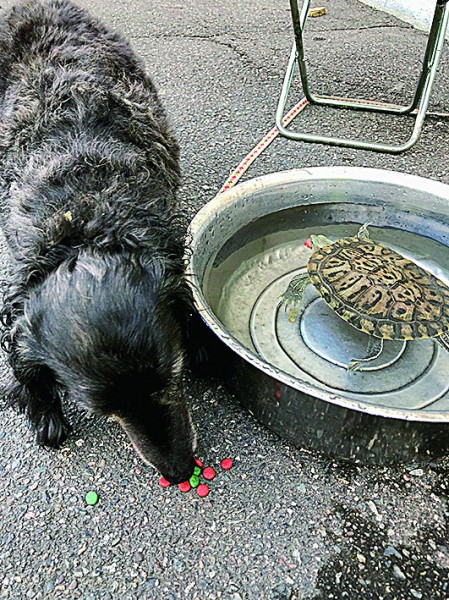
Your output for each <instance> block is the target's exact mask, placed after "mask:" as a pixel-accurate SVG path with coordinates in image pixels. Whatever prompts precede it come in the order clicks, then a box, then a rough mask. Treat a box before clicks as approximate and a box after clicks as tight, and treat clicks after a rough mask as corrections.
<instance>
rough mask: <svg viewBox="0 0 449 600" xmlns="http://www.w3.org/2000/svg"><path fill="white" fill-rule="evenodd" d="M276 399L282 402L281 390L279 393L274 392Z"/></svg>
mask: <svg viewBox="0 0 449 600" xmlns="http://www.w3.org/2000/svg"><path fill="white" fill-rule="evenodd" d="M274 397H275V398H276V400H280V398H281V392H280V391H279V390H278V391H277V392H274Z"/></svg>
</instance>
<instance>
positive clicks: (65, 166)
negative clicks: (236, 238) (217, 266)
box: [0, 0, 195, 483]
mask: <svg viewBox="0 0 449 600" xmlns="http://www.w3.org/2000/svg"><path fill="white" fill-rule="evenodd" d="M178 180H179V163H178V146H177V144H176V141H175V140H174V138H173V136H172V134H171V132H170V130H169V128H168V125H167V121H166V117H165V114H164V111H163V109H162V107H161V104H160V102H159V100H158V97H157V95H156V91H155V88H154V86H153V84H152V83H151V81H150V79H149V77H148V76H147V75H146V74H145V72H144V68H143V66H142V63H141V62H140V61H139V60H138V59H137V58H136V57H135V55H134V54H133V52H132V50H131V49H130V47H129V45H128V44H127V43H126V42H125V41H123V40H122V39H121V38H120V37H119V36H118V35H116V34H115V33H111V32H110V31H109V30H108V29H107V28H106V27H104V26H103V25H102V24H101V23H100V22H99V21H98V20H97V19H95V18H93V17H91V16H89V14H88V13H87V12H85V11H84V10H82V9H80V8H78V7H77V6H75V5H73V4H71V3H70V2H68V1H66V0H61V1H59V0H51V1H50V2H47V3H45V4H40V3H38V2H36V1H30V2H28V3H26V4H24V5H21V6H17V7H16V8H14V9H12V10H11V11H9V12H7V13H6V14H5V15H3V17H2V19H1V23H0V209H1V226H2V228H3V230H4V233H5V235H6V238H7V241H8V243H9V246H10V248H11V251H12V255H13V273H12V279H11V282H10V285H9V288H8V292H7V297H6V301H5V305H4V308H3V323H4V326H5V333H4V336H3V346H4V347H5V349H6V350H7V351H8V353H9V359H10V364H11V366H12V369H13V371H14V375H15V380H14V382H13V383H12V384H11V389H10V390H9V397H10V398H11V401H12V402H13V403H14V404H16V405H18V407H19V408H20V409H21V410H22V411H23V412H25V413H26V415H27V416H28V418H29V420H30V421H31V423H32V425H33V427H34V428H35V430H36V433H37V441H38V443H39V444H42V445H45V446H54V447H57V446H59V445H60V444H62V442H63V441H64V440H65V438H66V437H67V434H68V431H69V426H68V424H67V422H66V420H65V418H64V416H63V412H62V409H61V396H63V395H64V394H66V393H67V394H68V395H69V396H71V397H72V398H74V399H75V401H76V402H77V403H78V405H80V406H82V407H85V408H86V409H89V410H91V411H94V412H96V413H100V414H102V415H108V416H111V417H113V418H115V419H117V420H118V421H119V423H120V424H121V425H122V426H123V428H124V429H125V431H126V432H127V434H128V435H129V437H130V439H131V441H132V443H133V445H134V447H135V448H136V450H137V451H138V452H139V454H140V455H141V456H142V458H143V459H144V460H145V461H146V462H149V463H151V464H153V465H154V466H155V467H156V468H157V469H158V470H159V471H161V472H162V474H163V475H164V476H165V477H166V478H167V479H168V480H169V481H172V482H175V483H176V482H179V481H184V480H186V479H187V478H188V477H189V476H190V475H191V473H192V471H193V467H194V464H193V450H194V434H193V428H192V424H191V421H190V417H189V412H188V408H187V406H186V403H185V402H184V400H183V398H182V390H181V382H180V379H181V372H182V370H183V363H184V359H185V355H186V345H187V344H189V343H191V339H190V341H189V339H186V335H187V333H188V331H189V328H191V327H192V322H190V319H191V318H192V319H195V317H192V316H191V314H192V311H191V306H192V303H191V295H190V292H189V289H188V286H187V284H186V281H185V277H184V260H183V255H184V246H185V238H186V226H185V220H184V219H183V218H181V217H180V216H179V215H178V214H177V213H175V212H174V209H173V201H174V198H175V192H176V189H177V186H178Z"/></svg>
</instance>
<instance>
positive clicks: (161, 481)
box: [159, 477, 170, 488]
mask: <svg viewBox="0 0 449 600" xmlns="http://www.w3.org/2000/svg"><path fill="white" fill-rule="evenodd" d="M159 485H160V486H161V487H163V488H168V487H169V485H170V482H169V481H167V480H166V479H165V478H164V477H161V478H160V479H159Z"/></svg>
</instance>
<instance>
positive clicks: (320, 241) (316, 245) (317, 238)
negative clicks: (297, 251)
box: [304, 235, 334, 252]
mask: <svg viewBox="0 0 449 600" xmlns="http://www.w3.org/2000/svg"><path fill="white" fill-rule="evenodd" d="M333 243H334V242H332V241H331V240H330V239H329V238H327V237H326V236H325V235H311V236H310V237H309V238H307V240H306V241H305V242H304V246H306V247H307V248H310V250H313V252H316V251H317V250H319V249H320V248H324V246H330V245H331V244H333Z"/></svg>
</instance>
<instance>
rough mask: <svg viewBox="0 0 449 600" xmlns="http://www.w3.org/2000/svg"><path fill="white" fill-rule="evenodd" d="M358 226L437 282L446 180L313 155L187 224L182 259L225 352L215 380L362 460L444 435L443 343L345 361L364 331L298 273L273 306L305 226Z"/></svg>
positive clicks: (439, 443) (448, 420)
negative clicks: (297, 297) (331, 163)
mask: <svg viewBox="0 0 449 600" xmlns="http://www.w3.org/2000/svg"><path fill="white" fill-rule="evenodd" d="M364 223H370V233H371V237H372V238H373V239H375V240H377V241H379V242H382V243H385V244H387V245H388V246H390V247H392V248H394V249H396V250H397V251H398V252H400V253H401V254H403V255H405V256H407V257H410V258H411V259H413V260H414V261H415V262H417V263H418V264H420V265H421V266H423V267H424V268H426V269H427V270H428V271H431V272H432V273H434V274H435V275H436V276H437V277H439V278H440V279H442V280H443V281H445V282H447V283H448V284H449V186H446V185H443V184H440V183H437V182H434V181H430V180H427V179H423V178H420V177H414V176H410V175H405V174H401V173H396V172H392V171H382V170H374V169H361V168H343V167H332V168H313V169H302V170H295V171H285V172H280V173H275V174H272V175H267V176H265V177H260V178H257V179H253V180H251V181H249V182H247V183H244V184H241V185H239V186H237V187H236V188H234V189H231V190H229V191H227V192H225V193H224V194H221V195H219V196H217V197H216V198H214V200H212V201H211V202H210V203H209V204H207V205H206V206H205V207H204V208H202V209H201V210H200V211H199V213H198V214H197V215H196V217H195V218H194V220H193V221H192V224H191V235H192V240H193V241H192V245H193V248H192V249H193V252H192V255H191V258H190V265H189V272H190V274H191V275H190V276H191V283H192V287H193V293H194V296H195V302H196V305H197V308H198V310H199V311H200V313H201V315H202V316H203V318H204V320H205V322H206V323H207V325H208V326H209V327H210V328H211V329H212V330H213V331H214V332H215V333H216V334H217V335H218V336H219V338H220V339H221V340H222V341H223V342H224V343H225V344H227V345H228V346H229V347H230V348H231V349H232V350H233V354H234V356H235V365H233V369H232V376H231V377H230V381H229V384H230V386H231V388H232V391H233V392H234V393H235V395H236V396H237V397H238V398H239V400H240V401H241V403H242V404H243V405H244V406H246V407H247V408H248V409H249V410H250V412H251V413H252V414H254V415H255V416H256V417H257V418H258V419H259V420H260V421H262V422H263V423H265V424H266V425H267V426H268V427H269V428H270V429H271V430H273V431H275V432H276V433H278V434H280V435H281V436H283V437H285V438H287V439H289V440H291V441H292V442H293V443H294V444H296V445H297V446H301V447H307V448H310V449H315V450H319V451H321V452H324V453H327V454H329V455H331V456H333V457H339V458H346V459H350V460H355V461H362V462H373V461H374V462H379V463H385V462H395V461H410V460H417V459H419V458H422V457H426V458H428V457H429V455H431V456H437V455H439V454H441V453H443V452H446V450H447V448H448V447H449V353H448V352H446V351H444V350H443V349H442V348H441V347H439V346H438V345H437V344H436V343H435V342H434V341H432V340H420V341H413V342H408V343H403V342H386V344H385V350H384V352H383V353H382V355H381V356H380V358H379V359H377V360H376V361H375V362H373V363H372V364H371V366H370V367H366V368H364V369H363V370H361V371H360V372H356V373H351V372H349V371H348V369H347V368H346V367H347V364H348V362H349V360H350V359H351V358H360V357H362V356H363V354H364V351H365V349H366V345H367V336H366V335H365V334H363V333H360V332H358V331H356V330H355V329H353V328H352V327H351V326H350V325H348V324H347V323H345V322H344V321H342V319H340V317H338V316H337V315H335V314H334V313H333V312H332V311H331V310H330V309H329V308H328V307H327V306H326V304H325V303H324V301H323V300H322V299H321V298H320V297H319V296H318V294H317V293H316V291H315V290H314V288H313V287H312V286H309V288H308V289H307V293H306V297H305V308H304V312H303V314H302V316H301V318H300V319H298V321H297V322H293V319H292V318H290V319H289V318H288V313H287V312H285V311H284V310H283V308H282V307H281V305H280V296H281V294H282V293H283V292H284V291H285V289H286V287H287V285H288V282H289V281H290V279H291V278H292V277H293V276H294V275H295V274H296V273H299V272H301V271H303V270H304V269H305V266H306V264H307V260H308V257H309V255H310V254H308V251H307V249H306V248H305V247H304V245H303V242H304V240H305V239H306V238H307V237H308V236H309V235H310V233H318V232H319V233H324V234H326V235H327V236H328V237H330V238H334V239H339V238H340V237H345V236H348V235H353V234H355V233H356V232H357V230H358V228H359V227H360V226H361V225H362V224H364Z"/></svg>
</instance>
